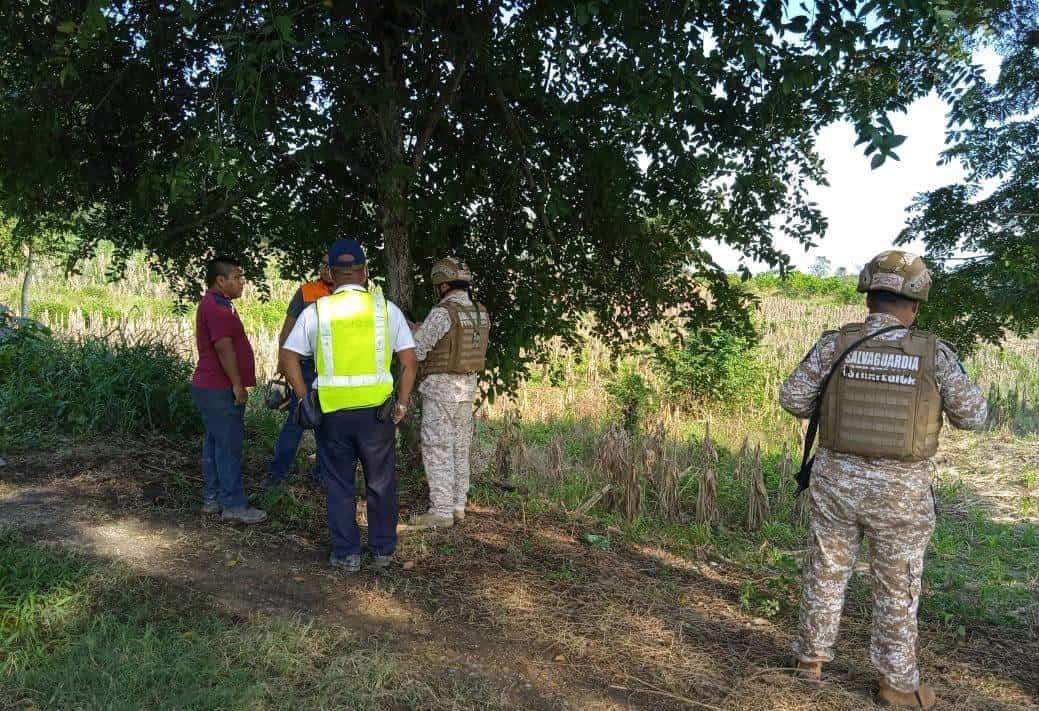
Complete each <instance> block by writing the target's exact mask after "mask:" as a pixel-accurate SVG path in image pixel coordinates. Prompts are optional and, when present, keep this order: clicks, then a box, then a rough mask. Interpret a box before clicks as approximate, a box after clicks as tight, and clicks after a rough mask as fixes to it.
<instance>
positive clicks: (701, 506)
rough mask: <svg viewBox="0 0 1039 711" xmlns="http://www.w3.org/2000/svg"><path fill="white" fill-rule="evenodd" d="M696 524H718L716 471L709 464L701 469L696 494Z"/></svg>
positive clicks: (711, 464)
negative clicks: (701, 472) (698, 487)
mask: <svg viewBox="0 0 1039 711" xmlns="http://www.w3.org/2000/svg"><path fill="white" fill-rule="evenodd" d="M696 522H697V523H711V524H714V523H718V470H717V469H716V468H715V465H714V464H713V463H710V462H709V463H707V465H706V466H704V468H703V474H702V476H701V477H700V489H699V491H697V493H696Z"/></svg>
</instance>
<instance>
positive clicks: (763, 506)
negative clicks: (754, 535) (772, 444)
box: [747, 446, 769, 531]
mask: <svg viewBox="0 0 1039 711" xmlns="http://www.w3.org/2000/svg"><path fill="white" fill-rule="evenodd" d="M747 476H748V478H749V482H748V486H747V530H748V531H756V530H758V529H759V528H760V527H761V524H763V523H764V522H765V520H766V519H767V518H768V514H769V505H768V488H767V487H766V486H765V473H764V472H763V471H762V469H761V447H760V446H759V447H756V448H755V449H754V461H753V463H752V464H750V465H749V466H748V472H747Z"/></svg>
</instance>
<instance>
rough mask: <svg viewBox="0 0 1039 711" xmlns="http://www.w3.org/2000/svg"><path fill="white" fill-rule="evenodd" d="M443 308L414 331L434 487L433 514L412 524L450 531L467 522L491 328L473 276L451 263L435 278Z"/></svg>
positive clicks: (426, 455) (425, 453)
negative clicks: (477, 408) (476, 415)
mask: <svg viewBox="0 0 1039 711" xmlns="http://www.w3.org/2000/svg"><path fill="white" fill-rule="evenodd" d="M430 276H431V280H432V282H433V288H434V289H435V290H436V294H437V297H438V298H439V299H440V302H439V303H438V304H437V305H436V306H434V307H433V309H432V310H431V311H430V312H429V316H427V317H426V320H425V321H424V322H423V323H422V324H421V325H420V326H419V327H418V328H417V330H416V331H415V343H416V351H415V352H416V355H417V356H418V359H419V361H420V362H421V363H422V376H423V380H422V384H421V385H420V386H419V392H420V393H421V394H422V402H423V405H422V462H423V465H424V466H425V470H426V478H427V480H428V482H429V511H428V512H426V513H424V514H421V515H417V516H413V517H412V518H411V520H410V521H409V523H410V524H411V525H412V526H416V527H422V528H447V527H450V526H453V525H454V524H455V523H459V522H461V521H463V520H464V519H465V507H466V502H467V499H468V495H469V450H470V448H471V446H472V440H473V401H474V400H475V399H476V392H477V385H478V381H479V373H480V371H482V370H483V369H484V365H485V361H486V355H487V344H488V336H489V335H490V328H491V322H490V317H489V315H488V313H487V309H486V308H485V307H484V306H483V304H478V303H474V302H473V300H472V296H471V294H470V292H469V289H470V285H471V284H472V281H473V275H472V272H471V271H470V270H469V267H468V265H466V263H465V262H463V261H461V260H459V259H456V258H454V257H446V258H444V259H441V260H439V261H438V262H437V263H436V264H434V265H433V270H432V272H431V274H430Z"/></svg>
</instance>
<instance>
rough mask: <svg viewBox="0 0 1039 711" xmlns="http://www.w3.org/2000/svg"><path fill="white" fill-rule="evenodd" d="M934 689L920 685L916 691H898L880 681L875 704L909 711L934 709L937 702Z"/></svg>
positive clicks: (882, 680) (885, 682)
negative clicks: (898, 707) (899, 707)
mask: <svg viewBox="0 0 1039 711" xmlns="http://www.w3.org/2000/svg"><path fill="white" fill-rule="evenodd" d="M937 700H938V699H937V697H936V696H935V694H934V689H932V688H931V687H929V686H924V685H922V684H921V685H920V688H918V689H917V690H916V691H899V690H898V689H895V688H892V686H891V685H890V684H888V682H887V679H881V680H880V693H878V694H877V702H878V703H879V704H880V705H881V706H901V707H902V708H911V709H929V708H934V704H935V702H936V701H937Z"/></svg>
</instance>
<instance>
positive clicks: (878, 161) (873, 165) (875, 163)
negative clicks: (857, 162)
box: [869, 153, 884, 170]
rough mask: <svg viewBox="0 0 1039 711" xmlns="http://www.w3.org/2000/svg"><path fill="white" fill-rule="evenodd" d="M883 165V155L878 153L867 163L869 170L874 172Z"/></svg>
mask: <svg viewBox="0 0 1039 711" xmlns="http://www.w3.org/2000/svg"><path fill="white" fill-rule="evenodd" d="M882 165H884V154H883V153H878V154H876V155H875V156H873V160H871V161H870V162H869V167H870V170H876V169H877V168H879V167H880V166H882Z"/></svg>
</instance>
